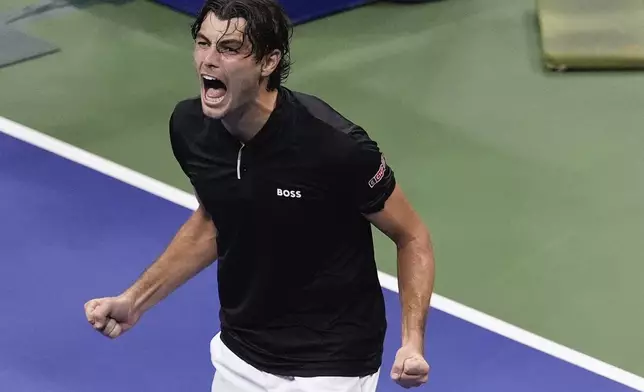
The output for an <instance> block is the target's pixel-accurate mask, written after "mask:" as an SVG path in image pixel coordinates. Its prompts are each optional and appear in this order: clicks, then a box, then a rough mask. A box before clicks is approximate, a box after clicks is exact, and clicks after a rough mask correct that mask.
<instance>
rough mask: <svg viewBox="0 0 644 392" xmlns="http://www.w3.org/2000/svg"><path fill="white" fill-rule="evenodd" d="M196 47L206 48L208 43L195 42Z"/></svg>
mask: <svg viewBox="0 0 644 392" xmlns="http://www.w3.org/2000/svg"><path fill="white" fill-rule="evenodd" d="M197 45H198V46H200V47H202V48H207V47H208V42H206V41H203V40H199V41H197Z"/></svg>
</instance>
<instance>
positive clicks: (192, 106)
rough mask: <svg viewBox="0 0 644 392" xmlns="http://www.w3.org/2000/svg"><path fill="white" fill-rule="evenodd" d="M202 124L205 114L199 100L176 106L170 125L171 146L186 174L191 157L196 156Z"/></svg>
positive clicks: (180, 103) (181, 102) (195, 99)
mask: <svg viewBox="0 0 644 392" xmlns="http://www.w3.org/2000/svg"><path fill="white" fill-rule="evenodd" d="M202 124H203V112H202V111H201V102H200V100H199V98H189V99H184V100H181V101H179V102H177V103H176V104H175V106H174V108H173V110H172V112H171V114H170V119H169V124H168V131H169V134H170V146H171V148H172V152H173V154H174V157H175V159H176V160H177V161H178V162H179V164H180V165H181V167H182V169H183V170H184V171H186V172H187V166H188V162H189V161H190V157H191V156H193V155H194V153H193V151H194V149H195V145H196V144H197V143H198V140H199V137H200V136H199V132H200V131H201V129H202V126H201V125H202Z"/></svg>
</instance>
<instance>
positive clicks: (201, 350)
mask: <svg viewBox="0 0 644 392" xmlns="http://www.w3.org/2000/svg"><path fill="white" fill-rule="evenodd" d="M0 131H1V130H0ZM0 195H1V200H2V203H1V204H0V249H1V252H0V260H1V262H0V311H1V314H2V316H3V319H4V320H3V322H2V323H1V324H0V391H2V392H89V391H93V392H99V391H105V392H108V391H109V392H113V391H121V392H129V391H132V392H134V391H137V392H138V391H150V392H152V391H154V392H161V391H195V392H196V391H204V392H205V391H210V383H211V380H212V376H213V369H212V367H211V364H210V356H209V352H208V348H209V346H208V343H209V341H210V339H211V338H212V336H213V335H214V334H215V333H216V332H217V330H218V323H219V321H218V319H217V313H218V298H217V289H216V275H215V268H212V267H211V268H209V269H207V270H205V271H204V272H203V273H202V274H201V275H199V276H197V277H196V278H195V279H193V280H192V281H190V282H189V283H188V284H187V285H185V286H184V287H182V288H180V289H179V290H178V291H176V292H175V293H174V294H172V295H171V296H170V297H169V298H167V299H166V300H165V301H163V302H162V303H160V304H159V305H157V306H156V307H155V308H153V309H152V310H151V311H150V312H149V313H148V314H146V315H144V317H143V318H142V320H141V321H140V323H139V324H138V325H137V326H136V327H135V328H134V329H133V330H132V331H130V332H128V333H126V334H125V335H124V336H123V337H121V338H119V339H116V340H109V339H107V338H105V337H103V336H101V335H99V334H98V333H97V332H95V331H93V330H92V328H91V327H90V326H89V325H88V323H87V321H86V319H85V315H84V311H83V304H84V303H85V302H86V301H87V300H89V299H91V298H93V297H97V296H111V295H115V294H118V293H119V292H120V291H122V290H123V289H125V288H126V287H127V286H128V285H129V284H130V283H131V282H132V281H133V280H134V279H136V278H137V277H138V276H139V274H140V273H141V272H142V271H143V269H144V268H145V267H147V266H148V265H149V264H150V263H151V262H152V261H153V260H154V259H155V258H156V257H157V256H158V255H159V254H160V253H161V252H162V251H163V249H164V247H165V246H166V245H167V243H168V242H169V241H170V239H171V237H172V236H173V234H174V233H175V231H176V230H177V228H178V227H179V226H180V225H181V224H182V223H183V221H184V220H185V219H186V218H187V217H188V215H189V214H190V212H191V211H190V210H189V209H188V208H186V207H184V206H180V205H178V204H175V203H173V202H171V201H169V200H166V199H164V198H161V197H159V196H156V195H153V194H152V193H149V192H147V191H144V190H142V189H139V188H137V187H134V186H132V185H129V184H127V183H125V182H122V181H120V180H118V179H115V178H113V177H110V176H107V175H105V174H102V173H100V172H98V171H96V170H94V169H91V168H88V167H86V166H83V165H81V164H78V163H75V162H73V161H71V160H68V159H65V158H62V157H60V156H58V155H56V154H54V153H52V152H49V151H46V150H44V149H41V148H39V147H35V146H33V145H31V144H28V143H26V142H24V141H21V140H18V139H16V138H13V137H11V136H8V135H6V134H4V133H2V132H0ZM383 290H384V294H385V298H386V303H387V309H388V313H387V316H388V320H389V330H388V334H387V341H386V352H385V356H384V363H383V369H382V372H381V379H380V383H379V391H382V392H394V391H400V390H403V389H402V388H400V387H398V386H397V385H396V384H395V383H393V382H392V381H391V380H390V379H389V370H390V367H391V364H392V362H393V356H394V354H395V352H396V350H397V348H398V346H399V341H400V321H399V320H400V306H399V303H398V296H397V293H396V292H394V291H390V290H388V289H384V288H383ZM427 334H428V339H427V358H428V360H429V362H430V365H431V366H432V371H431V374H430V382H429V383H428V384H427V385H426V386H424V387H422V388H420V389H417V390H424V391H440V392H452V391H454V392H465V391H480V392H518V391H521V392H527V391H535V392H545V391H547V392H559V391H561V392H564V391H566V392H568V391H573V392H577V391H579V392H581V391H583V392H586V391H593V392H626V391H633V390H634V389H631V388H629V387H627V386H624V385H622V384H619V383H617V382H615V381H612V380H610V379H608V378H605V377H602V376H599V375H597V374H595V373H593V372H590V371H588V370H585V369H583V368H581V367H579V366H576V365H573V364H571V363H569V362H566V361H563V360H561V359H558V358H556V357H554V356H551V355H548V354H546V353H544V352H542V351H539V350H536V349H534V348H531V347H528V346H526V345H524V344H521V343H519V342H517V341H514V340H511V339H509V338H507V337H504V336H502V335H500V334H497V333H495V332H492V331H490V330H488V329H485V328H482V327H480V326H477V325H475V324H473V323H470V322H468V321H465V320H463V319H461V318H458V317H455V316H454V315H451V314H449V313H447V312H444V311H442V310H439V309H435V308H434V309H432V310H431V312H430V318H429V325H428V331H427Z"/></svg>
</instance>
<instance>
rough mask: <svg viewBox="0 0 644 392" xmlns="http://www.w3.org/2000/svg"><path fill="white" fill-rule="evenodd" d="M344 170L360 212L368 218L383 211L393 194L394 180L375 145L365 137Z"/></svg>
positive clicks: (354, 149)
mask: <svg viewBox="0 0 644 392" xmlns="http://www.w3.org/2000/svg"><path fill="white" fill-rule="evenodd" d="M344 170H346V171H347V172H348V176H347V178H348V179H349V184H348V187H349V188H350V189H351V190H352V194H353V202H354V203H355V206H356V207H357V208H358V209H359V211H360V212H361V213H363V214H371V213H374V212H378V211H380V210H382V209H383V208H384V206H385V202H386V201H387V199H388V198H389V196H391V194H392V192H393V191H394V188H395V186H396V178H395V176H394V172H393V169H392V168H391V167H390V166H389V165H388V163H387V160H386V158H385V155H384V154H383V153H382V152H381V151H380V149H379V147H378V145H377V143H376V142H375V141H373V140H371V139H369V138H368V137H362V138H361V139H360V140H358V141H356V143H355V145H354V146H353V148H352V150H351V153H350V154H349V157H348V159H347V161H346V162H345V167H344Z"/></svg>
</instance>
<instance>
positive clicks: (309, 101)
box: [291, 91, 378, 157]
mask: <svg viewBox="0 0 644 392" xmlns="http://www.w3.org/2000/svg"><path fill="white" fill-rule="evenodd" d="M291 95H292V100H293V102H294V104H295V105H296V106H297V107H298V109H299V111H300V112H302V113H304V116H305V117H306V116H308V117H310V118H312V119H313V121H315V122H316V123H317V124H318V125H320V128H321V129H322V130H323V131H324V138H325V139H327V141H328V142H329V143H331V144H332V145H333V148H334V149H335V151H336V152H337V153H339V155H340V156H343V157H347V156H348V155H350V154H353V153H355V152H356V151H357V150H360V149H376V150H377V149H378V144H377V143H376V142H375V141H374V140H373V139H372V138H371V137H370V135H369V133H368V132H367V131H366V130H365V129H364V128H363V127H362V126H361V125H359V124H357V123H356V122H354V121H352V120H350V119H349V118H347V117H346V116H345V115H343V114H342V113H340V111H338V110H336V109H335V108H334V107H333V106H331V105H330V104H329V103H328V102H326V101H325V100H323V99H321V98H319V97H317V96H314V95H311V94H306V93H303V92H298V91H292V92H291Z"/></svg>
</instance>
